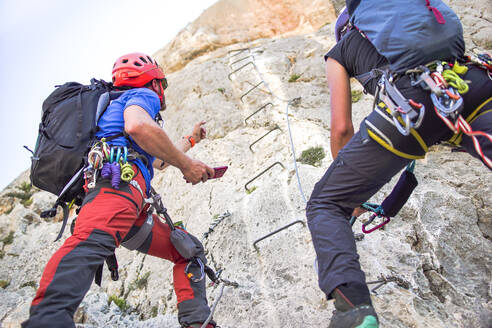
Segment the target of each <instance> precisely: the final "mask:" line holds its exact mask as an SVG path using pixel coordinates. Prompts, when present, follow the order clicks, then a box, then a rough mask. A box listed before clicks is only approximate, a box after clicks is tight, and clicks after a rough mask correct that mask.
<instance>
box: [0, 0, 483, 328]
mask: <svg viewBox="0 0 492 328" xmlns="http://www.w3.org/2000/svg"><path fill="white" fill-rule="evenodd" d="M258 3H260V2H258ZM258 3H256V2H253V1H219V2H218V3H217V4H216V6H217V7H212V8H211V9H210V10H209V11H207V12H205V13H204V15H202V17H201V18H200V19H199V20H198V21H197V22H196V24H195V23H193V24H195V25H196V26H195V25H193V26H194V27H193V28H194V29H195V30H193V31H194V32H193V33H190V34H189V37H190V38H192V37H194V38H195V39H196V40H198V41H196V42H198V43H200V42H202V43H203V44H206V43H207V41H206V40H207V38H209V37H210V36H211V35H212V36H213V34H215V35H216V36H217V37H216V36H213V40H215V41H214V42H217V43H219V44H220V48H213V47H212V48H210V49H209V50H207V51H210V52H209V53H206V54H205V53H204V54H203V55H202V56H200V57H196V58H194V59H193V58H192V57H193V56H190V58H189V59H187V61H186V63H188V64H187V65H186V66H184V64H185V62H184V61H183V62H182V65H181V64H180V65H181V66H179V67H182V69H180V70H176V71H175V72H173V73H171V74H168V78H169V88H168V89H167V90H166V98H167V101H168V110H167V112H165V113H164V119H165V121H166V123H165V125H164V129H165V130H166V132H167V133H168V134H169V135H170V136H171V139H173V140H179V139H180V138H181V137H182V136H183V135H186V134H189V133H190V132H191V129H192V126H193V124H194V123H196V122H197V121H199V120H205V121H207V124H206V127H207V129H208V138H207V139H205V140H204V141H203V142H201V143H200V144H198V145H197V146H196V147H195V148H193V149H192V150H191V151H190V152H189V154H190V156H192V157H194V158H197V159H200V160H202V161H204V162H206V163H207V164H209V165H211V166H219V165H228V166H229V169H228V171H227V172H226V174H225V175H224V177H223V178H221V179H218V180H213V181H208V182H207V183H204V184H198V185H195V186H191V185H190V184H186V183H185V182H184V181H183V178H182V175H181V173H180V172H179V171H178V170H177V169H175V168H168V169H167V170H166V171H164V172H158V173H156V175H155V178H154V180H153V185H154V187H155V188H156V189H157V191H158V192H159V193H161V195H162V197H163V201H164V204H165V205H166V206H167V207H168V211H169V213H170V215H171V217H173V219H175V220H176V221H177V220H183V221H184V223H185V225H186V227H187V229H188V231H190V232H192V233H193V234H194V235H196V236H197V237H198V238H200V239H201V240H202V241H203V243H204V245H205V248H206V249H207V251H208V254H207V258H208V260H209V262H210V264H211V265H212V266H213V267H214V268H222V269H224V271H223V273H222V277H223V278H225V279H228V280H231V281H236V282H238V284H239V287H238V288H233V287H226V288H225V289H224V293H223V296H222V298H221V300H220V302H219V303H218V305H217V310H216V313H215V316H214V317H215V319H216V320H217V322H218V323H219V324H220V325H221V327H226V328H227V327H238V328H249V327H279V328H280V327H282V328H283V327H289V328H297V327H326V326H327V325H328V322H329V320H330V317H331V314H332V310H333V305H332V302H328V301H326V299H325V297H324V295H323V294H322V292H321V291H320V290H319V288H318V286H317V277H316V270H315V265H314V262H315V253H314V249H313V247H312V243H311V236H310V233H309V231H308V229H307V228H306V227H305V226H304V225H303V224H302V222H297V220H300V221H305V212H304V209H305V202H304V199H305V198H307V197H309V194H310V193H311V191H312V189H313V187H314V184H315V183H316V182H317V181H318V180H319V179H320V178H321V176H322V175H323V174H324V172H325V170H326V168H327V167H328V166H329V165H330V163H331V162H332V159H331V156H330V155H329V136H330V131H329V128H330V111H329V109H330V108H329V92H328V88H327V86H326V82H325V77H324V68H323V59H322V57H323V54H324V53H325V52H326V51H327V50H328V49H329V48H330V47H331V46H332V45H333V44H334V42H335V41H334V38H333V35H332V31H333V23H332V24H329V25H326V26H323V27H321V28H318V27H319V26H318V27H316V28H314V27H309V28H313V29H314V30H315V32H309V31H308V32H309V33H306V34H303V35H297V34H296V33H297V32H300V31H301V29H299V30H296V28H293V29H294V31H296V32H295V33H293V35H290V34H285V33H288V32H289V31H290V30H288V29H287V28H286V27H285V29H281V28H280V27H277V29H278V31H282V36H283V37H277V36H278V35H277V34H275V35H274V34H268V33H272V31H271V30H265V31H264V33H267V34H265V35H262V36H261V38H257V37H252V36H248V34H247V33H246V32H244V29H245V27H244V25H242V24H243V23H242V22H246V20H244V21H242V20H241V19H239V18H238V17H237V16H236V19H237V21H238V27H237V31H238V32H237V35H239V36H240V37H241V38H239V36H238V37H237V39H234V40H232V36H231V39H230V40H229V41H227V42H225V41H220V40H223V39H222V38H223V35H226V36H227V35H228V34H227V33H230V35H232V32H227V33H225V32H223V33H222V32H220V33H218V32H217V31H223V30H224V31H225V30H227V31H229V30H231V31H232V30H234V28H233V26H232V25H230V24H229V25H228V26H224V27H223V30H222V29H221V28H222V27H220V22H219V20H217V19H214V16H213V15H216V14H217V13H221V12H222V13H224V11H220V10H226V9H225V8H231V10H232V11H231V12H233V13H237V12H240V10H239V9H237V8H249V7H248V6H252V5H253V4H255V5H258V6H260V5H259V4H258ZM298 3H303V2H298ZM327 3H328V2H327ZM337 3H338V5H337V4H336V5H335V8H337V10H339V2H337ZM450 4H451V6H452V7H453V8H455V9H456V11H457V12H458V13H459V15H460V17H461V18H462V21H463V25H464V28H465V35H466V41H467V44H471V45H472V47H473V48H477V49H479V48H480V47H481V46H480V43H479V42H476V41H475V39H473V37H474V36H477V35H480V34H479V32H480V31H481V30H483V29H484V26H485V25H487V20H486V17H487V16H486V13H487V12H490V11H487V10H488V9H487V2H486V1H475V2H473V3H470V2H469V1H461V0H456V1H451V2H450ZM261 5H262V6H267V5H268V6H272V7H275V8H284V7H282V6H291V7H289V8H293V9H292V10H294V9H295V8H297V7H296V5H295V3H294V2H290V1H284V2H273V1H263V2H261ZM221 6H222V7H221ZM227 6H228V7H227ZM241 6H245V7H241ZM325 6H326V7H324V8H331V7H329V6H331V5H330V4H329V3H328V4H325ZM305 7H306V8H305V9H303V10H304V11H305V12H309V11H313V10H314V9H313V8H316V7H315V6H314V5H313V6H311V5H308V4H305ZM221 8H222V9H221ZM234 8H236V9H234ZM255 8H260V7H255ZM261 8H263V7H261ZM219 9H220V10H219ZM234 10H236V11H234ZM244 10H245V9H244ZM252 10H253V9H252ZM279 10H280V9H279ZM298 10H299V9H298ZM330 10H331V9H330ZM321 11H322V10H321ZM252 12H253V13H255V11H254V10H253V11H252ZM256 13H257V14H259V13H258V12H256ZM272 13H273V11H272ZM272 13H269V14H268V15H270V14H272ZM262 14H263V15H265V16H262V17H263V18H261V17H260V18H261V19H265V20H266V17H270V16H266V15H267V14H264V13H262ZM244 15H245V17H247V16H248V15H252V14H251V13H248V12H244ZM272 15H273V14H272ZM222 16H223V15H222ZM222 16H221V17H222ZM488 17H490V15H489V16H488ZM260 18H258V22H259V23H258V25H257V28H256V30H255V29H254V28H252V30H253V31H257V32H258V33H260V32H261V31H263V30H264V26H263V25H261V24H260V22H262V21H261V20H260ZM305 21H307V18H306V20H305ZM205 22H216V23H215V25H214V24H212V25H211V27H209V29H208V30H207V24H205ZM274 23H275V22H274ZM272 24H273V23H272ZM279 24H280V23H279ZM289 24H290V23H289ZM292 24H293V25H292V26H295V24H294V23H292ZM310 24H311V23H310ZM312 24H313V25H312V26H315V25H314V23H312ZM489 25H490V24H489ZM272 26H275V25H274V24H273V25H272ZM282 26H283V25H282ZM286 26H287V25H286ZM299 26H300V25H299ZM282 28H284V27H282ZM200 29H201V30H200ZM198 30H200V31H199V32H197V31H198ZM304 32H306V31H303V33H304ZM183 33H184V32H182V33H181V34H180V35H179V36H178V37H177V39H176V42H175V43H174V44H173V43H172V44H171V45H172V47H171V46H169V47H168V48H166V49H167V50H166V51H168V54H172V53H176V54H177V53H179V51H181V49H182V50H183V54H190V51H191V50H190V49H191V48H189V47H186V46H185V45H182V44H181V45H180V43H179V42H181V41H180V40H184V36H183ZM262 33H263V32H262ZM279 33H280V32H279ZM219 36H220V37H219ZM257 36H258V35H257ZM271 36H275V37H273V38H270V37H271ZM248 37H249V38H250V40H251V41H248ZM258 37H259V36H258ZM224 38H225V37H224ZM217 40H218V41H217ZM219 41H220V42H223V43H220V42H219ZM237 41H240V42H239V43H235V42H237ZM194 42H195V41H194ZM228 42H229V43H228ZM181 47H182V48H181ZM240 48H249V51H247V50H245V51H243V52H240V51H236V50H237V49H240ZM196 49H202V48H200V47H197V48H196ZM486 50H487V49H486ZM489 50H490V49H489ZM247 56H250V57H247ZM166 57H169V58H171V57H172V56H171V55H169V56H168V55H166ZM241 58H244V59H243V60H241ZM253 59H254V65H253V61H252V60H253ZM238 60H239V61H238ZM178 62H179V61H178V60H176V62H175V63H178ZM248 62H250V64H248V65H246V66H244V67H243V68H242V69H239V70H238V68H240V67H241V66H243V65H245V64H247V63H248ZM170 63H172V62H170ZM175 63H174V64H172V65H177V64H175ZM169 65H170V66H169V67H171V66H172V65H171V64H169ZM175 67H176V69H177V67H178V66H175ZM229 77H230V79H229ZM260 82H261V83H260ZM255 86H257V87H255ZM352 87H353V89H354V90H359V91H360V90H361V87H360V86H359V85H358V83H357V82H355V81H353V83H352ZM293 99H296V101H291V100H293ZM287 104H289V106H287ZM371 106H372V97H370V96H367V95H362V98H361V99H360V100H359V101H358V102H357V103H355V104H353V115H354V126H358V125H359V123H360V122H361V121H362V119H363V118H364V117H365V116H366V115H367V114H368V113H369V112H370V110H371ZM259 109H260V110H259ZM258 110H259V111H258ZM255 112H256V113H255ZM287 118H288V120H287ZM276 127H278V128H276ZM273 128H276V129H273ZM289 128H290V131H291V134H290V133H289ZM267 133H268V134H267ZM261 137H263V138H261ZM291 137H292V142H293V144H294V148H295V151H296V156H293V154H292V148H291V143H290V142H291ZM260 138H261V139H260ZM316 146H321V147H322V148H323V149H324V150H325V152H326V153H327V154H328V155H327V156H326V157H325V158H323V159H322V160H321V164H320V165H319V166H317V167H315V166H311V165H307V164H302V163H300V162H297V169H298V172H299V181H300V185H299V184H298V180H297V176H296V170H295V166H294V161H293V158H298V157H299V155H300V153H301V152H302V151H303V150H306V149H308V148H310V147H316ZM276 162H279V163H281V165H280V164H275V163H276ZM273 164H275V165H274V166H272V167H271V169H270V170H268V171H266V172H265V173H264V174H262V175H261V176H259V177H258V178H256V179H254V180H253V181H251V180H252V179H253V178H255V177H256V176H257V175H259V173H261V172H262V171H263V170H265V169H266V168H268V167H270V166H271V165H273ZM27 175H28V174H27V173H24V174H23V175H21V177H19V179H17V180H16V181H14V182H13V183H12V184H11V185H9V187H8V188H7V189H6V190H5V191H4V192H2V193H0V204H6V205H5V208H7V206H10V205H13V206H12V208H11V209H10V212H9V213H7V212H6V211H3V212H1V214H0V226H1V227H2V230H0V239H1V241H0V250H1V251H2V252H0V254H2V256H0V281H5V282H6V283H7V282H8V285H7V284H5V285H6V286H5V285H4V287H5V288H3V287H2V288H0V299H1V300H2V302H0V322H1V324H2V327H3V326H5V327H19V324H20V322H21V321H23V320H24V319H25V318H26V317H27V313H28V306H29V303H30V301H31V300H32V297H33V295H34V287H35V286H37V284H38V281H39V278H40V275H41V272H42V270H43V268H44V266H45V264H46V262H47V260H48V259H49V257H50V256H51V254H53V252H54V251H55V250H56V249H57V248H58V247H59V246H60V245H61V243H62V241H59V242H57V243H53V242H52V241H53V240H54V239H55V237H56V235H57V233H58V229H59V228H60V225H61V223H59V222H56V221H57V220H43V219H40V218H39V216H38V215H39V213H40V211H41V210H42V209H45V208H47V207H49V206H50V205H51V202H52V200H53V196H49V195H48V194H47V193H44V192H36V193H35V194H33V196H32V203H31V204H28V205H27V206H24V205H22V204H21V203H20V202H19V200H11V199H10V198H9V197H7V196H6V194H7V193H8V192H9V191H12V190H15V189H16V187H17V186H19V185H21V184H22V182H25V181H27ZM416 175H417V179H418V180H419V186H418V187H417V188H416V190H415V192H414V194H413V195H412V197H411V198H410V199H409V201H408V203H407V204H406V205H405V207H404V208H403V209H402V210H401V211H400V213H399V214H398V216H397V217H395V218H394V219H392V221H391V223H390V224H388V225H387V226H386V227H385V229H384V230H380V231H377V232H374V233H372V234H370V235H367V236H366V237H365V238H364V239H363V240H362V241H360V242H358V251H359V254H360V256H361V265H362V268H363V269H364V270H365V272H366V275H367V281H369V282H371V281H376V280H378V279H380V278H382V277H383V278H385V279H387V280H389V281H390V282H388V283H387V284H385V285H383V286H381V287H380V288H378V289H377V290H376V291H375V293H374V294H373V296H372V297H373V302H374V305H375V307H376V310H377V311H378V314H379V318H380V320H381V326H382V327H397V328H406V327H415V328H421V327H422V328H423V327H426V328H427V327H430V328H443V327H459V328H465V327H466V328H468V327H483V328H488V327H491V326H492V321H491V320H492V301H491V300H492V295H491V290H492V285H491V281H492V280H491V276H490V272H492V248H491V240H492V239H491V236H492V230H491V224H490V223H491V220H492V199H491V197H490V196H489V195H490V193H491V191H492V174H491V172H490V171H489V170H487V169H486V168H485V167H484V166H483V165H482V164H481V163H480V162H479V161H478V160H476V159H474V158H472V157H471V156H469V155H467V154H462V153H452V152H450V151H449V149H448V148H446V147H443V146H438V147H432V148H431V151H430V152H429V154H428V155H427V157H426V159H424V160H421V161H418V163H417V167H416ZM397 178H398V177H395V178H394V179H393V180H392V181H391V182H390V183H388V184H387V185H386V186H385V187H383V188H382V190H381V191H380V192H379V193H377V194H376V195H375V196H374V197H373V199H371V200H370V201H371V202H374V203H378V202H381V201H382V199H384V197H385V196H386V195H388V193H389V192H390V191H391V189H392V187H393V186H394V184H395V183H396V181H397ZM245 187H247V188H248V190H249V191H247V190H246V188H245ZM9 202H11V203H9ZM225 213H229V214H230V215H223V214H225ZM221 217H222V218H223V219H222V220H220V222H218V220H219V218H221ZM288 223H294V224H293V225H292V226H291V227H289V228H288V229H285V230H283V231H281V232H280V233H278V234H275V235H273V236H272V237H270V238H268V239H265V240H262V241H259V242H257V243H256V246H257V248H258V250H255V248H254V247H253V243H255V241H257V240H258V239H259V238H261V237H262V236H265V235H266V234H267V233H269V232H271V231H273V230H275V229H277V228H279V227H282V226H284V225H286V224H288ZM360 229H361V223H360V222H357V223H356V225H355V227H354V231H356V232H359V231H360ZM10 231H12V232H13V233H12V235H11V238H7V237H8V236H9V235H10ZM205 233H207V235H206V237H205V235H204V234H205ZM68 234H69V232H68V231H66V232H65V234H64V238H66V237H67V236H68ZM5 238H7V239H5ZM116 254H117V257H118V261H119V266H120V280H119V281H117V282H114V281H112V280H111V279H110V277H109V274H108V272H107V270H104V273H103V283H102V288H99V287H97V286H96V285H93V286H92V287H91V290H90V292H89V294H88V295H87V297H86V298H85V299H84V301H83V303H82V304H81V307H80V308H79V310H78V311H77V313H76V317H75V319H76V322H77V326H78V327H87V328H88V327H103V326H104V327H171V328H178V323H177V319H176V316H177V309H176V296H175V294H174V292H173V287H172V283H173V282H172V264H171V263H169V262H167V261H164V260H160V259H157V258H154V257H151V256H147V255H144V254H140V253H137V252H130V251H128V250H126V249H118V250H117V251H116ZM144 277H146V280H145V282H142V279H143V278H144ZM137 282H140V283H138V284H137ZM375 286H376V285H374V284H373V285H371V286H370V287H371V288H374V287H375ZM220 287H221V286H215V287H210V288H208V299H209V302H210V303H214V302H215V301H216V300H217V298H218V296H219V292H220ZM110 296H116V297H121V298H123V299H124V300H125V302H126V304H127V306H128V308H127V309H126V310H125V311H123V310H121V309H119V308H118V307H117V306H116V305H115V304H114V303H111V304H108V300H109V297H110Z"/></svg>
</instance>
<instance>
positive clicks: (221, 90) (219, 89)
mask: <svg viewBox="0 0 492 328" xmlns="http://www.w3.org/2000/svg"><path fill="white" fill-rule="evenodd" d="M217 91H219V92H220V93H222V94H224V93H225V89H224V88H218V89H217Z"/></svg>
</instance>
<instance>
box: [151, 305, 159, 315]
mask: <svg viewBox="0 0 492 328" xmlns="http://www.w3.org/2000/svg"><path fill="white" fill-rule="evenodd" d="M158 310H159V309H158V308H157V305H154V306H153V307H152V310H150V315H151V317H152V318H155V317H157V314H158Z"/></svg>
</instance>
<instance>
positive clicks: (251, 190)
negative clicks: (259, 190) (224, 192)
mask: <svg viewBox="0 0 492 328" xmlns="http://www.w3.org/2000/svg"><path fill="white" fill-rule="evenodd" d="M255 190H256V186H253V188H250V189H249V190H246V193H247V194H248V195H249V194H251V193H252V192H253V191H255Z"/></svg>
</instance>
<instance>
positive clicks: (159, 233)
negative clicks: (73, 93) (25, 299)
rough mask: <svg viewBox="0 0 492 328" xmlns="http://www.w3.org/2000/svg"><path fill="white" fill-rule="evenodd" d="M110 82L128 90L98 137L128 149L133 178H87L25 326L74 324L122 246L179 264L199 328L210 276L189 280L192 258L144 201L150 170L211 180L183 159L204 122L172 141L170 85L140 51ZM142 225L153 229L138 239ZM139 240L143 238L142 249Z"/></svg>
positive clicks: (189, 321) (183, 309) (123, 61)
mask: <svg viewBox="0 0 492 328" xmlns="http://www.w3.org/2000/svg"><path fill="white" fill-rule="evenodd" d="M113 85H114V86H115V87H117V88H119V89H122V90H126V91H125V92H124V93H123V94H121V95H120V96H119V97H118V98H117V99H116V100H113V101H112V102H111V104H110V105H109V106H108V108H107V109H106V111H105V112H104V114H103V116H102V117H101V118H100V120H99V123H98V127H99V128H100V130H99V131H98V132H97V134H96V136H97V137H98V138H99V139H102V138H107V139H108V140H109V139H110V140H111V141H108V142H107V143H106V145H107V150H111V149H113V150H115V151H114V153H116V149H120V150H121V149H126V150H129V151H128V153H129V156H128V158H129V159H128V162H129V164H130V165H131V167H132V170H133V174H134V176H133V179H132V181H130V182H129V183H127V182H124V181H118V184H119V185H116V184H115V181H114V179H112V178H109V179H108V178H106V179H104V178H103V177H102V176H99V175H97V174H96V181H92V182H93V183H92V185H91V184H90V183H87V182H90V181H86V190H87V193H86V196H85V198H84V201H83V204H82V207H81V209H80V212H79V214H78V217H77V221H76V224H75V227H74V231H73V235H72V236H71V237H69V238H67V239H66V240H65V242H64V244H63V245H62V246H61V247H60V249H58V251H57V252H56V253H55V254H54V255H53V256H52V257H51V259H50V260H49V262H48V264H47V265H46V268H45V270H44V272H43V276H42V278H41V281H40V284H39V289H38V291H37V293H36V296H35V298H34V300H33V302H32V305H31V309H30V317H29V319H28V320H27V321H25V322H24V323H23V324H22V327H31V328H32V327H75V324H74V321H73V315H74V313H75V311H76V309H77V307H78V306H79V304H80V302H81V301H82V299H83V298H84V296H85V294H86V293H87V291H88V290H89V288H90V286H91V284H92V280H93V279H94V277H95V274H96V272H97V271H98V269H99V268H100V267H101V265H102V264H103V263H104V261H105V259H106V258H108V257H109V256H111V255H113V254H114V250H115V248H116V247H118V246H119V245H120V244H122V245H123V246H126V247H128V248H130V249H137V250H138V251H140V252H143V253H146V254H150V255H153V256H157V257H160V258H164V259H167V260H169V261H172V262H174V263H175V266H174V274H173V277H174V288H175V291H176V296H177V300H178V320H179V322H180V324H181V325H182V327H187V328H195V327H201V326H202V323H203V322H205V321H206V320H207V319H208V317H209V315H210V308H209V306H208V304H207V299H206V293H205V279H202V280H200V281H198V279H193V280H190V279H189V278H188V276H187V274H186V273H185V268H186V267H187V265H188V263H189V261H188V260H186V259H185V258H183V256H181V255H180V253H179V252H178V251H177V250H176V248H175V247H174V246H173V245H172V244H171V241H170V238H169V237H170V227H169V226H168V225H167V224H163V223H162V222H161V221H159V219H157V218H156V217H155V216H154V217H153V219H150V221H149V216H148V214H147V209H148V206H147V205H146V203H145V199H146V198H148V197H149V193H150V190H151V187H150V181H151V179H152V177H153V168H157V169H163V168H165V167H167V166H168V165H172V166H175V167H177V168H178V169H180V170H181V172H182V173H183V176H184V178H185V179H186V180H187V181H188V182H191V183H192V184H196V183H198V182H200V181H201V182H205V181H207V179H208V178H209V177H210V176H213V174H214V170H213V169H212V168H210V167H209V166H207V165H205V164H204V163H202V162H200V161H198V160H194V159H192V158H190V157H188V156H187V155H185V152H186V151H187V150H189V149H190V148H191V147H193V146H194V145H195V143H198V142H200V140H201V139H203V138H205V134H206V132H205V129H204V128H203V127H202V125H203V124H204V123H205V122H200V123H198V124H196V125H195V126H194V128H193V131H192V135H191V136H187V137H185V138H183V139H182V140H181V141H180V142H178V143H176V144H173V142H172V141H171V140H170V139H169V137H168V136H167V134H166V133H165V132H164V130H163V129H162V128H161V127H160V126H159V125H158V124H157V121H160V120H161V117H160V114H159V112H160V111H161V110H164V109H165V98H164V90H165V89H166V87H167V81H166V78H165V76H164V73H163V72H162V70H161V68H160V67H159V66H158V64H157V62H156V61H155V60H153V59H152V58H151V57H149V56H147V55H145V54H143V53H132V54H128V55H125V56H122V57H120V58H118V60H117V61H116V63H115V64H114V66H113ZM111 136H116V137H115V138H109V137H111ZM103 140H104V139H103ZM111 153H113V152H111ZM111 157H112V156H111ZM117 162H118V161H117ZM103 176H104V175H103ZM114 176H115V175H113V176H112V177H114ZM116 179H119V175H117V176H116ZM150 218H152V217H150ZM144 225H147V226H146V229H148V232H147V234H146V235H143V236H144V237H141V236H142V234H141V233H140V231H143V230H145V229H143V227H144ZM136 236H139V238H140V240H138V243H137V244H135V240H136V239H138V238H136ZM194 239H196V238H194ZM130 241H131V244H132V245H133V246H132V247H129V244H130ZM125 243H126V244H125ZM198 243H199V242H198ZM200 247H201V245H200ZM201 250H202V253H203V247H201ZM202 255H203V254H200V257H202ZM203 258H204V256H203ZM187 270H188V272H189V273H191V274H193V275H194V276H195V277H199V276H200V268H199V267H198V266H197V265H194V264H193V265H188V268H187ZM213 327H215V323H214V322H213V321H210V323H209V324H208V325H207V328H213Z"/></svg>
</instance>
